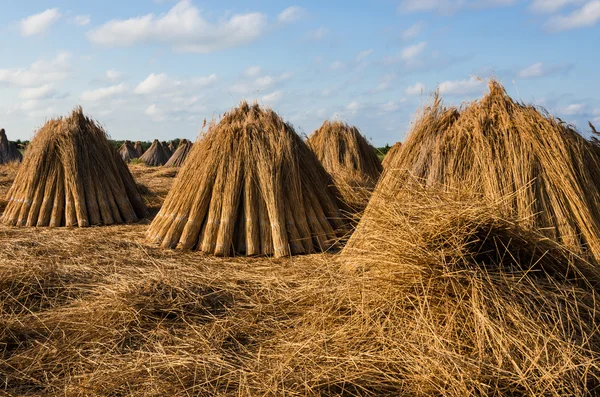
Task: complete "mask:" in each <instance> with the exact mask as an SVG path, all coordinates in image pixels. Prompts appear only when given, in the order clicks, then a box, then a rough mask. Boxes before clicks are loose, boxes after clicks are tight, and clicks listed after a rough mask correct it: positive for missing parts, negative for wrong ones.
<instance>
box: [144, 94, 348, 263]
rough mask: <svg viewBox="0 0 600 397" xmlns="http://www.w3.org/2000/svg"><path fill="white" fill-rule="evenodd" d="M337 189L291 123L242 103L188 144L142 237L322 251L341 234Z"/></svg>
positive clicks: (250, 250) (263, 250) (247, 250)
mask: <svg viewBox="0 0 600 397" xmlns="http://www.w3.org/2000/svg"><path fill="white" fill-rule="evenodd" d="M336 194H337V193H336V191H335V188H334V187H332V186H331V179H330V177H329V175H328V174H327V171H325V169H324V168H323V166H322V165H321V164H320V163H319V161H318V159H317V158H316V157H315V155H314V153H312V152H311V150H310V149H309V148H308V146H307V145H306V144H305V143H304V142H303V141H302V139H301V138H300V137H299V136H298V135H297V134H296V133H295V131H294V129H293V127H292V126H291V125H290V124H287V123H285V122H284V121H283V120H282V119H281V118H280V117H279V116H278V115H277V114H276V113H275V112H274V111H272V110H267V109H261V108H260V107H259V106H258V105H257V104H254V105H252V106H250V105H248V104H247V103H246V102H242V103H241V104H240V106H239V107H238V108H236V109H233V110H232V111H230V112H229V113H226V114H225V115H224V117H223V119H222V120H221V121H220V122H219V123H218V124H215V123H212V124H211V125H210V126H209V129H208V131H207V133H206V135H205V136H204V137H203V138H202V139H201V140H200V141H198V142H197V143H196V144H195V145H194V147H193V148H192V151H191V152H190V155H189V157H188V159H187V160H186V162H185V164H184V166H183V168H182V169H181V171H180V172H179V175H178V177H177V180H176V181H175V183H174V185H173V187H172V189H171V191H170V192H169V195H168V196H167V199H166V200H165V203H164V204H163V206H162V208H161V210H160V212H159V213H158V215H157V216H156V218H155V219H154V221H153V222H152V225H150V228H149V230H148V233H147V236H148V239H149V240H150V241H152V242H155V243H158V244H160V245H161V246H162V247H163V248H175V247H179V248H181V249H197V250H201V251H204V252H207V253H212V254H215V255H218V256H230V255H233V254H244V255H249V256H253V255H273V256H275V257H283V256H288V255H291V254H305V253H313V252H317V251H323V250H326V249H327V248H329V247H330V242H331V241H334V240H335V239H336V238H337V237H338V233H339V234H341V233H344V232H345V222H344V220H343V219H342V218H341V216H340V211H339V208H340V204H339V203H338V202H337V199H336Z"/></svg>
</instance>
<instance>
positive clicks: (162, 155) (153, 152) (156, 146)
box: [140, 139, 171, 167]
mask: <svg viewBox="0 0 600 397" xmlns="http://www.w3.org/2000/svg"><path fill="white" fill-rule="evenodd" d="M170 157H171V153H169V149H168V148H167V147H166V145H163V144H162V143H160V141H159V140H158V139H155V140H154V141H153V142H152V145H151V146H150V147H149V148H148V150H146V153H144V154H143V155H142V157H140V160H141V161H142V162H143V163H145V164H146V165H149V166H152V167H158V166H161V165H165V164H166V162H167V161H169V158H170Z"/></svg>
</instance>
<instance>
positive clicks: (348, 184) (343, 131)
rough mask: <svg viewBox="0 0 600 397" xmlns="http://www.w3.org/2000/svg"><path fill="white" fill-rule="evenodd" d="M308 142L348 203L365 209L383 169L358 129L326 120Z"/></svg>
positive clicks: (354, 207)
mask: <svg viewBox="0 0 600 397" xmlns="http://www.w3.org/2000/svg"><path fill="white" fill-rule="evenodd" d="M307 143H308V146H309V147H310V148H311V149H312V151H313V152H315V154H316V155H317V158H318V159H319V160H320V161H321V163H322V164H323V166H324V167H325V169H326V170H327V172H329V173H330V174H331V176H332V177H333V180H334V182H335V184H336V186H337V188H338V190H339V191H340V192H341V194H342V198H343V200H344V201H345V202H346V204H348V205H349V206H350V207H351V208H353V209H355V210H361V209H363V208H364V206H365V205H366V203H367V202H368V197H369V192H370V191H371V190H372V189H373V188H374V187H375V184H376V183H377V180H378V179H379V175H380V174H381V171H382V170H383V168H382V166H381V161H379V158H378V157H377V154H376V153H375V148H374V147H373V146H371V144H369V142H368V141H367V140H366V139H365V138H364V137H363V136H362V135H361V134H360V132H359V131H358V128H356V127H352V126H349V125H348V124H346V123H342V122H340V121H334V122H329V121H325V122H324V123H323V125H322V126H321V128H319V129H318V130H317V131H315V132H314V133H313V134H312V135H311V136H310V138H309V139H308V142H307Z"/></svg>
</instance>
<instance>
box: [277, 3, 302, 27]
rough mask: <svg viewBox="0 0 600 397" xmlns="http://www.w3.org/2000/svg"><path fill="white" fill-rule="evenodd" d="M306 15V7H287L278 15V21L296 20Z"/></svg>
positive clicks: (283, 22)
mask: <svg viewBox="0 0 600 397" xmlns="http://www.w3.org/2000/svg"><path fill="white" fill-rule="evenodd" d="M303 15H304V9H303V8H300V7H298V6H291V7H288V8H286V9H285V10H283V11H282V12H281V14H279V15H278V16H277V21H278V22H279V23H282V24H286V23H292V22H296V21H297V20H299V19H300V18H302V16H303Z"/></svg>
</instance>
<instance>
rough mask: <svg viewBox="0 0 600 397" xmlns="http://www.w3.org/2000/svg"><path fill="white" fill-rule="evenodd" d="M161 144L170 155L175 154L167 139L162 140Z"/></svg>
mask: <svg viewBox="0 0 600 397" xmlns="http://www.w3.org/2000/svg"><path fill="white" fill-rule="evenodd" d="M160 144H161V145H162V147H163V148H165V151H166V152H167V153H168V154H169V157H171V156H172V155H173V151H172V150H171V147H170V146H169V144H168V143H167V141H162V142H161V143H160Z"/></svg>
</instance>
